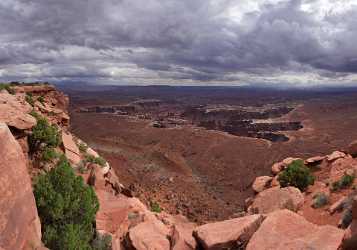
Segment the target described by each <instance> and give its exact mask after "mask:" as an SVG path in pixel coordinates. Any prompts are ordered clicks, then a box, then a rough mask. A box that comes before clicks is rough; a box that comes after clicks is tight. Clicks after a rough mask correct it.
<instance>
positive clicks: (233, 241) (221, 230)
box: [193, 215, 263, 250]
mask: <svg viewBox="0 0 357 250" xmlns="http://www.w3.org/2000/svg"><path fill="white" fill-rule="evenodd" d="M262 221H263V216H262V215H250V216H245V217H241V218H237V219H232V220H226V221H221V222H216V223H209V224H205V225H203V226H199V227H198V228H196V229H195V230H194V232H193V235H194V236H195V238H196V239H197V241H198V242H199V243H200V245H201V246H202V247H203V249H209V250H216V249H217V250H218V249H231V248H234V247H238V246H240V245H244V244H245V243H247V242H248V241H249V239H250V238H251V236H252V235H253V234H254V232H255V231H256V230H257V229H258V227H259V226H260V224H261V223H262Z"/></svg>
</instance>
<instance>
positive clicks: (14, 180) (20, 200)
mask: <svg viewBox="0 0 357 250" xmlns="http://www.w3.org/2000/svg"><path fill="white" fill-rule="evenodd" d="M0 155H1V161H0V183H1V185H0V248H2V249H4V250H14V249H30V247H33V248H32V249H36V248H38V247H41V245H42V243H41V224H40V221H39V218H38V214H37V208H36V204H35V198H34V195H33V193H32V187H31V180H30V177H29V174H28V172H27V167H26V159H25V156H24V154H23V152H22V149H21V147H20V145H19V144H18V143H17V141H16V140H15V138H14V137H13V135H12V134H11V132H10V130H9V128H8V127H7V125H6V124H5V123H0Z"/></svg>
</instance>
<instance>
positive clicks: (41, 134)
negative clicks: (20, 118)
mask: <svg viewBox="0 0 357 250" xmlns="http://www.w3.org/2000/svg"><path fill="white" fill-rule="evenodd" d="M60 142H61V140H60V136H59V132H58V129H57V127H56V126H54V125H50V124H49V123H48V121H47V120H46V119H45V118H42V117H39V118H38V119H37V124H36V126H34V127H33V128H32V134H31V135H30V136H29V146H30V150H31V152H36V151H37V150H38V149H39V148H40V146H41V144H43V145H42V146H43V148H46V147H50V148H51V147H52V148H53V147H57V146H58V145H59V144H60Z"/></svg>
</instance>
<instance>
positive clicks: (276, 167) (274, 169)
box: [271, 162, 284, 175]
mask: <svg viewBox="0 0 357 250" xmlns="http://www.w3.org/2000/svg"><path fill="white" fill-rule="evenodd" d="M283 170H284V164H283V163H282V162H277V163H274V164H273V166H272V167H271V172H272V173H273V174H275V175H277V174H279V173H280V172H281V171H283Z"/></svg>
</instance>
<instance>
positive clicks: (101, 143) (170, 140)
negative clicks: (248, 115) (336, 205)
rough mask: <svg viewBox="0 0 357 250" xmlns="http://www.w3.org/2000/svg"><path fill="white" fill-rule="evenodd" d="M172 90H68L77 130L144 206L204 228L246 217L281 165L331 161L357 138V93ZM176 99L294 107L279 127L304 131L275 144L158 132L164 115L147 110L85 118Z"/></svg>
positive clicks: (180, 130) (186, 129)
mask: <svg viewBox="0 0 357 250" xmlns="http://www.w3.org/2000/svg"><path fill="white" fill-rule="evenodd" d="M153 88H154V89H155V91H153V90H152V89H153ZM167 88H168V87H163V88H162V89H161V88H158V87H146V90H145V87H142V88H140V87H138V88H135V87H133V88H130V87H126V88H125V87H120V88H113V89H108V90H102V91H101V92H90V91H88V92H83V91H81V92H78V91H76V90H68V89H67V90H65V91H66V92H67V93H68V94H70V96H71V100H72V105H71V120H72V131H73V133H74V134H76V135H78V136H79V137H80V138H82V139H83V140H85V141H86V142H87V143H88V144H89V145H91V146H92V147H93V148H94V149H95V150H97V151H99V152H100V153H101V154H102V155H103V156H104V157H105V158H106V159H107V160H108V161H109V162H110V163H111V165H112V166H113V167H114V168H115V170H116V172H117V174H118V176H119V178H120V180H121V181H122V182H123V183H124V184H125V185H126V186H128V187H130V188H131V189H132V190H133V191H134V192H135V193H136V194H137V196H138V197H139V198H140V199H142V200H143V201H146V202H147V204H149V203H150V201H155V202H158V203H159V204H160V206H161V207H162V208H164V209H165V210H166V211H168V212H170V213H178V212H182V213H183V214H185V215H187V216H188V217H189V218H190V219H191V220H195V221H198V222H200V223H202V222H205V221H210V220H221V219H225V218H229V217H231V216H233V215H234V214H236V213H239V211H240V210H241V208H242V207H243V206H244V200H245V199H246V198H247V197H249V196H250V195H251V194H252V190H251V188H250V187H251V184H252V182H253V181H254V179H255V177H256V176H260V175H266V174H268V173H269V172H270V168H271V165H272V164H273V163H274V162H277V161H279V160H282V159H284V158H286V157H288V156H293V157H302V158H307V157H310V156H315V155H324V154H327V153H329V152H332V151H333V150H337V149H341V148H343V147H345V146H346V145H348V144H349V143H350V142H351V140H353V138H357V130H356V129H355V128H356V126H357V115H356V114H357V98H356V97H357V94H356V93H352V94H351V92H349V94H347V93H343V92H341V93H340V92H339V93H340V94H336V93H335V92H334V93H329V92H316V93H313V94H307V92H304V91H301V92H300V91H298V92H295V93H292V92H289V91H283V92H282V91H277V92H274V91H271V92H268V93H267V92H264V95H263V94H262V93H257V92H256V91H251V92H249V90H245V91H243V94H242V93H241V92H240V91H236V92H235V93H232V92H234V91H231V90H229V89H228V90H226V91H224V90H219V91H217V90H215V89H213V90H212V91H211V92H209V91H208V92H207V90H205V91H203V92H202V93H201V92H199V91H197V93H196V96H191V97H190V96H187V95H185V91H183V90H177V89H176V90H175V89H171V88H169V90H167ZM190 93H192V91H191V92H190ZM227 95H228V97H227ZM172 96H175V101H176V103H175V106H179V107H180V105H181V106H182V105H187V104H190V105H191V104H192V105H207V104H211V105H212V104H220V105H222V104H224V105H242V106H245V107H254V106H255V107H261V106H262V105H267V104H274V105H277V104H278V105H280V106H281V105H283V106H284V105H286V106H288V105H292V104H293V105H294V110H293V111H291V112H290V113H287V114H285V115H283V116H281V117H278V118H277V119H275V121H280V122H301V124H302V125H303V128H302V129H299V130H296V131H294V130H292V131H283V133H284V135H285V136H287V137H288V138H289V141H286V142H279V141H278V142H272V141H270V140H264V139H257V138H250V137H241V136H234V135H231V134H228V133H225V132H223V131H219V130H207V129H205V128H203V127H201V126H196V125H197V124H183V125H175V126H166V128H157V127H155V126H153V121H154V120H155V119H156V118H157V116H159V114H156V116H155V117H154V118H155V119H154V118H153V115H152V114H153V113H154V114H155V111H154V112H153V111H152V109H150V112H149V111H147V113H148V114H149V117H140V116H138V115H136V116H135V115H130V114H113V113H108V112H104V113H103V112H100V113H96V112H88V113H87V112H79V111H80V110H81V109H83V108H89V107H93V106H104V107H111V106H113V105H127V104H128V103H132V102H133V101H137V100H145V99H153V98H155V99H158V100H164V101H165V100H167V99H170V98H171V97H172ZM223 97H225V99H224V100H225V101H222V99H223ZM154 110H155V109H154ZM174 111H175V110H174ZM140 115H142V114H140Z"/></svg>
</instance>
